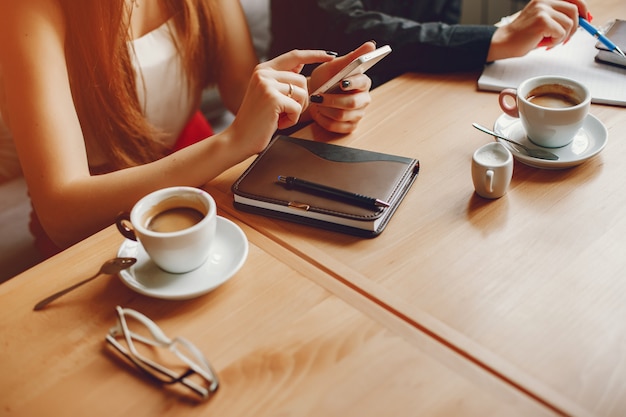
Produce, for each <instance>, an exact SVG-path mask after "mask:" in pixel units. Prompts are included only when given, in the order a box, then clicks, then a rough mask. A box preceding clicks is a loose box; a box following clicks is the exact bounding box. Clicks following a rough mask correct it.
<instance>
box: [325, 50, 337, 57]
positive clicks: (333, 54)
mask: <svg viewBox="0 0 626 417" xmlns="http://www.w3.org/2000/svg"><path fill="white" fill-rule="evenodd" d="M326 55H331V56H337V55H339V54H338V53H337V52H335V51H326Z"/></svg>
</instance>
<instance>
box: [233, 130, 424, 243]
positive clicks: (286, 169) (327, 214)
mask: <svg viewBox="0 0 626 417" xmlns="http://www.w3.org/2000/svg"><path fill="white" fill-rule="evenodd" d="M418 172H419V161H418V160H417V159H414V158H409V157H403V156H397V155H390V154H385V153H379V152H372V151H367V150H362V149H356V148H350V147H345V146H340V145H334V144H330V143H326V142H316V141H311V140H306V139H299V138H294V137H290V136H282V135H279V136H276V137H274V138H273V139H272V141H271V142H270V144H269V145H268V146H267V148H266V149H265V150H264V151H263V152H262V153H261V154H260V155H259V156H258V157H257V158H256V159H255V160H254V161H253V162H252V164H251V165H250V166H249V167H248V169H247V170H246V171H245V172H244V173H243V174H242V175H241V177H239V179H237V181H236V182H235V183H234V184H233V186H232V191H233V193H234V206H235V208H237V209H239V210H243V211H248V212H252V213H257V214H261V215H265V216H270V217H275V218H280V219H284V220H288V221H292V222H297V223H302V224H307V225H310V226H315V227H321V228H324V229H329V230H334V231H338V232H342V233H348V234H352V235H357V236H363V237H375V236H378V235H379V234H380V233H381V232H382V231H383V230H384V229H385V227H386V226H387V223H388V222H389V220H390V219H391V217H392V215H393V213H394V212H395V211H396V209H397V208H398V206H399V205H400V202H401V201H402V199H403V198H404V196H405V195H406V193H407V191H408V190H409V189H410V187H411V185H412V184H413V182H414V181H415V178H416V177H417V174H418ZM279 177H295V178H298V179H300V180H304V181H307V182H311V183H314V184H318V185H321V186H322V187H324V188H328V187H330V188H332V189H335V190H341V191H343V192H345V193H348V194H354V195H358V196H360V197H363V196H365V197H367V198H369V199H372V201H373V200H374V199H376V200H379V201H382V202H385V203H388V204H389V206H388V207H380V206H377V205H373V204H371V205H370V204H362V201H360V200H352V199H350V198H343V197H342V196H341V195H339V196H338V195H335V194H333V193H326V192H323V190H322V191H321V192H320V191H319V190H311V189H308V188H302V187H299V186H290V184H286V183H284V182H281V181H279Z"/></svg>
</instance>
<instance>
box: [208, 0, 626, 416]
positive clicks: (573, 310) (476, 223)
mask: <svg viewBox="0 0 626 417" xmlns="http://www.w3.org/2000/svg"><path fill="white" fill-rule="evenodd" d="M589 3H590V5H591V6H595V7H592V11H593V13H594V15H595V17H596V19H595V20H594V21H595V22H597V23H602V22H605V21H606V20H608V19H609V18H611V17H615V16H623V15H624V12H626V9H624V7H623V3H621V2H618V1H610V0H609V1H602V2H601V1H595V2H589ZM600 5H604V6H606V8H604V9H600ZM477 77H478V74H453V75H420V74H407V75H404V76H402V77H400V78H398V79H396V80H393V81H391V82H389V83H387V84H385V85H383V86H381V87H379V88H378V89H376V90H375V91H373V93H372V94H373V98H374V100H373V104H372V105H371V107H370V109H369V110H368V116H367V117H366V118H365V119H364V120H363V121H362V122H361V124H360V125H359V128H358V129H357V131H355V132H354V133H353V134H351V135H349V136H345V137H339V138H336V137H332V136H331V135H329V134H327V133H325V132H323V131H322V130H321V129H318V128H316V127H315V126H309V127H307V128H305V129H303V130H302V131H299V132H297V133H296V134H294V136H298V137H302V138H306V139H316V140H329V139H335V142H334V143H338V144H341V145H347V146H353V147H357V148H363V149H370V150H374V151H382V152H389V153H395V154H398V155H404V156H411V157H417V158H418V159H420V161H421V172H420V174H419V177H418V179H417V181H416V183H415V184H414V186H413V188H412V189H411V190H410V192H409V193H408V195H407V196H406V198H405V200H404V201H403V203H402V204H401V206H400V208H399V209H398V211H397V212H396V213H395V215H394V217H393V218H392V220H391V222H390V223H389V225H388V227H387V229H386V230H385V231H384V232H383V233H382V234H381V235H380V236H379V237H377V238H375V239H360V238H355V237H351V236H345V235H341V234H337V233H333V232H328V231H324V230H318V229H313V228H310V227H306V226H301V225H294V224H292V223H287V222H285V221H280V220H273V219H268V218H264V217H261V216H257V215H251V214H246V213H242V212H237V211H235V210H233V209H232V207H229V203H230V201H231V200H232V193H230V190H229V187H230V185H231V184H232V183H233V181H234V180H235V179H236V177H237V176H238V175H239V173H240V172H241V167H237V168H235V169H233V170H231V171H229V172H228V173H226V174H225V175H224V176H222V177H220V178H219V179H218V180H216V181H215V182H214V183H212V184H211V185H210V187H209V189H210V190H212V192H213V193H216V194H220V195H221V196H222V197H221V198H222V200H221V204H222V206H224V207H226V209H227V210H229V211H230V212H231V213H232V215H234V216H236V217H237V218H238V219H240V220H242V221H244V222H246V223H248V224H250V225H252V226H253V227H254V228H256V229H257V230H260V231H262V232H263V233H264V234H266V235H267V236H269V237H270V238H271V239H273V240H274V241H276V242H278V243H280V244H281V245H283V246H284V247H286V248H288V249H289V250H291V251H293V252H294V253H296V254H298V255H299V256H301V257H302V258H303V259H307V260H308V261H309V262H310V263H311V264H312V265H316V266H317V267H319V268H320V269H321V270H323V271H326V272H328V273H329V274H331V275H333V276H334V277H335V278H336V279H338V280H339V281H340V282H343V283H344V284H345V285H346V286H348V287H349V288H352V289H353V290H355V291H357V292H360V293H362V294H364V295H365V296H367V297H370V298H371V299H372V300H373V301H375V302H376V303H379V304H380V305H381V306H383V307H384V308H386V309H388V310H389V311H390V312H392V313H393V314H396V315H397V316H398V317H401V318H402V319H403V320H405V321H406V322H407V323H410V324H411V325H412V326H413V327H415V328H417V329H420V330H422V331H424V332H427V333H430V334H432V335H433V336H434V337H437V338H440V339H441V340H444V341H445V342H446V343H449V344H450V345H452V346H456V347H458V348H459V349H460V350H461V351H463V352H464V354H465V355H466V357H467V359H468V360H469V361H472V362H474V363H476V364H479V365H480V366H482V367H484V368H485V369H487V370H489V371H490V372H493V373H494V374H495V375H498V376H500V377H501V378H502V379H503V380H504V381H507V382H508V383H512V384H515V385H517V386H519V387H521V388H522V389H523V390H526V391H527V392H528V394H529V395H531V396H533V397H536V398H537V399H539V400H540V401H543V402H545V403H547V404H550V405H551V406H552V407H554V409H556V410H558V411H559V412H561V413H563V414H568V415H581V416H582V415H597V416H624V415H626V303H625V302H624V298H625V297H626V238H625V237H624V236H626V216H624V214H625V213H626V186H625V185H626V180H625V179H624V178H625V177H624V161H626V140H624V139H626V138H625V135H626V133H625V132H626V109H625V108H623V107H614V106H604V105H592V108H591V113H592V114H593V115H594V116H596V117H597V118H598V119H600V120H601V121H602V123H604V125H605V126H606V128H607V129H608V132H609V139H608V144H607V146H606V148H605V149H604V150H603V151H602V152H601V153H600V154H599V155H597V156H596V157H594V158H592V159H590V160H588V161H586V162H585V163H583V164H582V165H579V166H577V167H574V168H571V169H565V170H556V171H552V170H544V169H538V168H532V167H528V166H526V165H523V164H520V163H518V162H516V164H515V168H514V174H513V180H512V183H511V187H510V189H509V191H508V193H507V195H506V196H504V197H503V198H501V199H498V200H494V201H490V200H485V199H482V198H480V197H478V196H476V195H475V194H474V190H473V186H472V182H471V176H470V161H471V156H472V153H473V152H474V150H475V149H477V148H478V147H479V146H481V145H483V144H485V143H488V142H489V141H491V140H492V138H490V137H489V136H487V135H485V134H483V133H481V132H478V131H477V130H475V129H473V128H472V126H471V124H472V122H479V123H482V124H484V125H487V126H493V123H494V122H495V120H496V119H497V118H498V117H499V116H500V115H501V111H500V109H499V107H498V104H497V95H496V94H494V93H490V92H479V91H477V88H476V80H477Z"/></svg>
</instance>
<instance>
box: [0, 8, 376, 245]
mask: <svg viewBox="0 0 626 417" xmlns="http://www.w3.org/2000/svg"><path fill="white" fill-rule="evenodd" d="M374 47H375V46H374V44H373V43H371V42H366V43H364V44H363V45H361V46H360V47H358V48H357V49H355V50H354V51H352V52H351V53H349V54H346V55H344V56H342V57H335V56H334V54H332V53H330V52H326V51H321V50H294V51H291V52H288V53H286V54H283V55H281V56H279V57H276V58H274V59H273V60H270V61H267V62H264V63H261V64H259V63H258V61H257V58H256V55H255V52H254V49H253V46H252V41H251V39H250V34H249V31H248V27H247V25H246V20H245V15H244V13H243V11H242V8H241V5H240V3H239V1H236V0H107V1H75V0H20V1H4V2H1V3H0V110H1V113H0V114H1V115H2V118H1V119H0V123H4V124H6V126H7V127H8V130H9V132H10V133H11V135H12V138H13V141H14V143H15V147H16V149H17V154H18V156H19V160H20V164H21V168H22V171H23V173H24V176H25V179H26V182H27V184H28V190H29V194H30V196H31V200H32V204H33V207H34V213H35V215H34V216H33V222H32V225H31V226H32V227H31V229H32V230H33V233H34V234H35V235H36V237H37V238H38V240H37V241H38V242H39V243H40V245H39V246H40V247H41V248H42V250H44V251H46V252H48V254H50V253H53V252H54V251H55V249H56V250H58V249H59V248H65V247H67V246H69V245H71V244H73V243H75V242H77V241H79V240H81V239H83V238H85V237H87V236H89V235H90V234H93V233H94V232H96V231H98V230H100V229H102V228H103V227H106V226H108V225H109V224H111V223H112V222H113V220H114V218H115V215H116V214H117V213H118V212H120V211H122V210H129V209H130V208H131V207H132V205H133V204H134V203H135V202H136V201H137V200H138V199H139V198H140V197H142V196H143V195H145V194H147V193H149V192H151V191H154V190H156V189H158V188H163V187H167V186H173V185H191V186H202V185H204V184H206V183H207V182H209V181H210V180H211V179H213V178H214V177H216V176H217V175H219V174H220V173H221V172H223V171H224V170H226V169H228V168H229V167H232V166H233V165H235V164H237V163H239V162H241V161H244V160H246V159H247V158H249V157H250V156H252V155H254V154H257V153H259V152H261V151H262V150H263V149H264V148H265V146H266V145H267V144H268V142H269V140H270V139H271V137H272V136H273V134H274V132H275V131H276V129H284V128H287V127H290V126H293V125H294V124H295V123H297V122H298V121H299V120H305V119H313V121H314V122H316V123H318V124H319V125H320V126H321V127H323V128H325V129H327V130H329V131H333V132H338V133H349V132H351V131H352V130H354V128H355V127H356V124H357V123H358V121H359V120H360V119H361V118H362V117H363V114H364V111H365V108H366V107H367V105H368V104H369V102H370V96H369V89H370V86H371V80H370V79H369V78H368V77H367V76H365V75H358V76H355V77H352V78H351V79H350V82H349V83H346V84H349V85H348V86H347V87H346V91H344V92H343V94H332V95H326V96H325V97H322V99H321V100H320V99H319V98H318V99H317V100H316V103H310V102H309V91H313V90H312V89H314V88H315V87H316V86H317V85H320V84H321V83H322V82H324V81H325V79H326V78H328V77H329V76H330V75H332V74H334V73H335V72H337V71H338V70H339V69H340V68H341V67H342V66H343V65H345V64H347V63H348V62H349V61H351V60H352V59H354V58H355V57H357V56H358V55H360V54H362V53H365V52H369V51H371V50H373V49H374ZM316 63H322V65H320V66H319V68H318V69H317V70H316V71H315V73H313V74H312V76H311V77H310V78H306V77H304V76H303V75H301V74H300V70H301V69H302V67H303V66H304V65H306V64H316ZM208 86H215V87H217V88H218V90H219V93H220V96H221V98H222V101H223V102H224V104H225V106H226V107H227V108H228V109H229V110H230V111H231V112H233V113H234V114H235V118H234V120H233V122H232V123H231V124H230V125H229V126H228V127H227V128H226V129H225V130H223V131H222V132H220V133H217V134H213V132H212V130H211V127H210V125H209V124H208V123H207V122H206V120H205V119H204V118H203V116H202V115H201V114H200V113H199V112H198V107H199V104H200V97H201V93H202V91H203V90H204V89H205V88H206V87H208ZM319 101H321V102H319ZM48 237H49V238H50V241H49V242H48V244H46V245H44V243H45V242H46V239H47V238H48Z"/></svg>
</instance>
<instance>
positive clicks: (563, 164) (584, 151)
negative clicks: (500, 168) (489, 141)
mask: <svg viewBox="0 0 626 417" xmlns="http://www.w3.org/2000/svg"><path fill="white" fill-rule="evenodd" d="M493 130H494V131H495V132H496V133H499V134H501V135H502V136H505V137H508V138H510V139H513V140H514V141H516V142H519V143H521V144H522V145H526V146H528V147H529V148H537V149H546V150H549V151H550V152H552V153H554V154H556V155H557V156H558V157H559V159H558V160H556V161H549V160H545V159H538V158H533V157H532V156H528V155H526V154H525V153H523V151H522V152H520V151H518V150H516V149H515V148H514V145H509V144H508V143H507V142H505V141H504V140H502V139H497V141H498V142H500V143H503V144H504V145H505V146H507V148H509V150H510V151H511V153H512V154H513V157H514V158H515V159H517V160H518V161H520V162H522V163H523V164H526V165H530V166H532V167H535V168H544V169H564V168H570V167H573V166H576V165H580V164H582V163H583V162H585V161H586V160H588V159H589V158H591V157H593V156H595V155H597V154H598V153H599V152H600V151H601V150H602V149H604V147H605V146H606V143H607V140H608V136H609V134H608V132H607V130H606V127H605V126H604V124H602V122H601V121H600V120H598V119H597V118H596V117H595V116H593V115H591V114H589V115H587V118H586V119H585V122H584V124H583V127H582V128H581V129H580V130H579V131H578V133H576V137H574V140H573V141H572V143H570V144H569V145H567V146H563V147H562V148H542V147H541V146H538V145H535V144H534V143H533V142H531V141H530V139H528V137H526V132H525V131H524V127H523V126H522V122H521V121H520V120H519V119H517V118H513V117H510V116H507V115H506V114H502V115H501V116H500V117H498V119H497V120H496V122H495V124H494V127H493Z"/></svg>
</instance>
